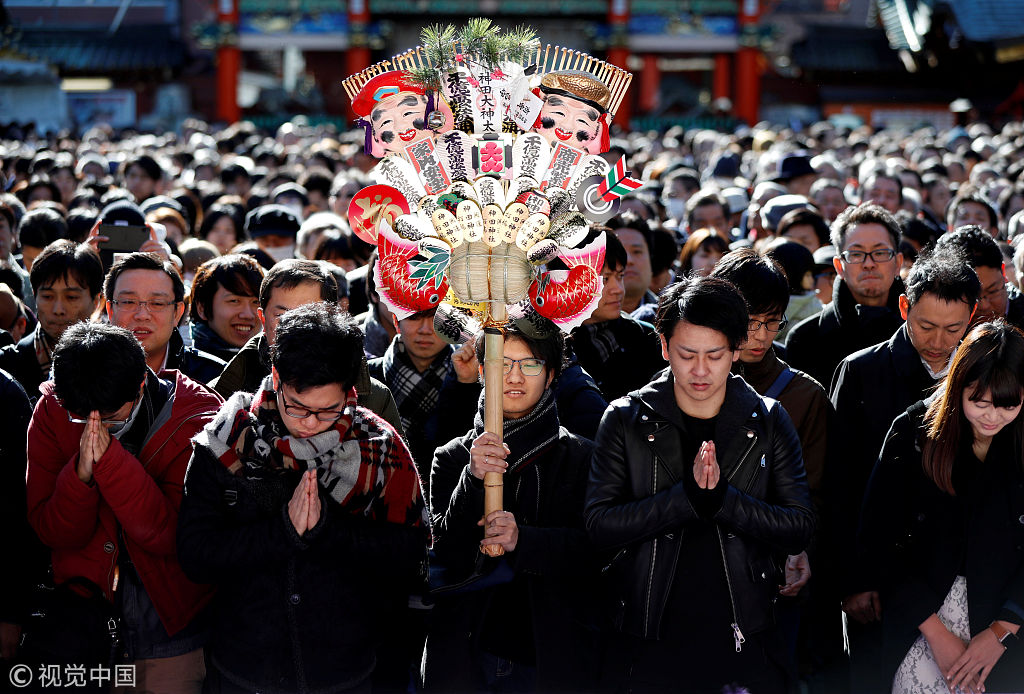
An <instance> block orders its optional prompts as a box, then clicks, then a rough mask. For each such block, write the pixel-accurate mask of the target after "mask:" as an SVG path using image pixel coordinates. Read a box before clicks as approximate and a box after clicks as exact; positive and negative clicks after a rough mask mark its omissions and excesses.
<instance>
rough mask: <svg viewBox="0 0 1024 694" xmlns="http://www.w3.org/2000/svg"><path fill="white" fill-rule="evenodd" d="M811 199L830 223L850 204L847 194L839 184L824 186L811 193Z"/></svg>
mask: <svg viewBox="0 0 1024 694" xmlns="http://www.w3.org/2000/svg"><path fill="white" fill-rule="evenodd" d="M811 199H812V200H813V202H814V204H815V205H816V206H817V207H818V209H819V210H820V211H821V216H822V217H824V218H825V221H827V222H829V223H830V224H831V223H832V222H834V221H835V220H836V217H838V216H839V213H840V212H842V211H843V210H845V209H846V208H847V207H848V206H849V203H847V202H846V195H845V193H843V189H842V187H840V186H839V185H827V186H822V187H821V188H818V189H816V190H815V191H814V192H813V193H812V194H811Z"/></svg>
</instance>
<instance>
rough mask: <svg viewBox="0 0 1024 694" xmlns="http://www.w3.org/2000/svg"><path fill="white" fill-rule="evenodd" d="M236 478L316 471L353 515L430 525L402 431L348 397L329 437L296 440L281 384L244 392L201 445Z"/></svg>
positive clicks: (200, 438)
mask: <svg viewBox="0 0 1024 694" xmlns="http://www.w3.org/2000/svg"><path fill="white" fill-rule="evenodd" d="M194 440H195V442H196V443H197V444H200V445H203V446H206V447H207V448H209V449H210V450H211V451H212V452H213V454H214V456H215V457H216V458H217V459H218V460H220V462H221V463H222V464H223V465H224V467H226V468H227V469H228V470H229V471H231V472H232V473H233V474H235V475H239V476H243V477H244V476H248V475H256V474H261V473H265V472H267V471H270V472H277V473H283V472H284V471H286V470H296V471H304V470H307V469H308V470H314V469H315V470H316V471H317V477H318V479H319V482H320V486H321V487H322V488H323V489H324V490H325V491H326V492H327V494H328V495H329V496H330V497H331V498H332V499H333V500H334V501H335V502H337V503H338V504H340V505H341V506H342V507H343V508H344V509H345V510H346V511H349V512H350V513H352V514H353V515H360V516H364V517H366V518H369V519H371V520H380V521H388V522H391V523H402V524H406V525H411V526H417V527H418V526H422V525H425V524H426V510H425V507H424V504H423V495H422V493H421V491H420V483H419V476H418V475H417V474H416V468H415V466H414V465H413V462H412V457H411V456H410V455H409V451H408V449H407V448H406V447H405V444H404V443H403V442H402V440H401V438H400V437H399V436H398V434H396V433H395V430H394V429H393V428H392V427H391V425H389V424H388V423H387V422H385V421H384V420H383V419H381V418H379V417H377V416H376V415H375V414H373V413H372V412H370V411H369V410H366V409H364V408H362V407H358V406H357V405H356V390H355V388H350V389H349V391H348V393H347V394H346V397H345V408H344V414H343V415H342V416H341V418H340V419H339V420H338V421H337V422H335V423H334V424H333V425H332V426H331V427H330V428H328V429H327V430H326V431H323V432H321V433H319V434H316V435H314V436H310V437H308V438H302V439H300V438H295V437H293V436H291V435H289V434H288V430H287V428H286V427H285V425H284V422H283V421H282V420H281V413H280V412H279V411H278V409H277V393H276V392H275V391H274V384H273V379H272V377H270V376H267V378H265V379H264V381H263V383H262V385H261V386H260V389H259V390H258V391H257V392H256V393H255V395H250V394H248V393H244V392H239V393H235V394H234V395H232V396H231V398H230V399H229V400H228V401H227V402H225V403H224V405H223V406H221V409H220V411H219V412H218V413H217V416H216V417H214V419H213V421H212V422H210V423H209V424H207V425H206V427H205V428H204V429H203V431H201V432H200V433H199V434H198V435H197V436H196V437H195V439H194Z"/></svg>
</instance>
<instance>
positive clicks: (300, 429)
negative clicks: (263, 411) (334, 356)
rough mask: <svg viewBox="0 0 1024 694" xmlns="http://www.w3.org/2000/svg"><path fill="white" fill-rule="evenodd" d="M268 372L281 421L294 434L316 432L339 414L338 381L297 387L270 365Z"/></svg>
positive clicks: (301, 436) (341, 390)
mask: <svg viewBox="0 0 1024 694" xmlns="http://www.w3.org/2000/svg"><path fill="white" fill-rule="evenodd" d="M318 294H319V292H318ZM271 375H272V378H273V383H274V391H275V392H276V393H277V406H278V407H279V408H280V410H281V412H283V413H284V416H282V417H281V421H282V422H284V426H285V428H286V429H287V430H288V433H289V434H291V435H292V436H294V437H295V438H298V439H306V438H309V437H310V436H316V435H317V434H319V433H322V432H324V431H327V430H328V429H330V428H331V427H333V426H334V423H335V422H337V421H338V419H340V418H341V415H342V413H343V411H344V408H345V398H346V393H345V389H344V388H343V387H342V384H340V383H328V384H326V385H322V386H311V387H309V388H306V389H305V390H302V391H299V390H298V389H296V388H294V387H292V386H290V385H288V384H287V383H284V382H283V381H282V380H281V377H280V376H279V375H278V373H277V369H276V368H273V369H271Z"/></svg>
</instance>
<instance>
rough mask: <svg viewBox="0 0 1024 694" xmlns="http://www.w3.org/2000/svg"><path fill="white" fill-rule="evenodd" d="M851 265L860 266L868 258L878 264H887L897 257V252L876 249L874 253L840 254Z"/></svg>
mask: <svg viewBox="0 0 1024 694" xmlns="http://www.w3.org/2000/svg"><path fill="white" fill-rule="evenodd" d="M839 255H840V256H842V258H843V260H845V261H846V262H847V263H849V264H850V265H860V264H861V263H863V262H864V261H865V260H867V257H868V256H871V259H872V260H873V261H875V262H876V263H887V262H889V261H890V260H892V259H893V258H895V257H896V251H894V250H893V249H891V248H876V249H875V250H873V251H870V252H869V251H843V252H842V253H840V254H839Z"/></svg>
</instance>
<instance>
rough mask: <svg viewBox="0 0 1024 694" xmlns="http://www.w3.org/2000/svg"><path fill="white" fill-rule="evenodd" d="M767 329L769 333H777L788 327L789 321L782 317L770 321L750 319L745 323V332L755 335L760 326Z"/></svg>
mask: <svg viewBox="0 0 1024 694" xmlns="http://www.w3.org/2000/svg"><path fill="white" fill-rule="evenodd" d="M762 325H763V326H764V327H765V328H767V329H768V332H770V333H777V332H779V331H781V330H782V329H783V328H785V327H786V326H787V325H789V319H788V318H786V317H785V316H783V317H782V318H774V319H772V320H757V319H755V318H751V319H750V320H749V321H748V322H747V332H751V333H756V332H757V331H758V330H760V329H761V326H762Z"/></svg>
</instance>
